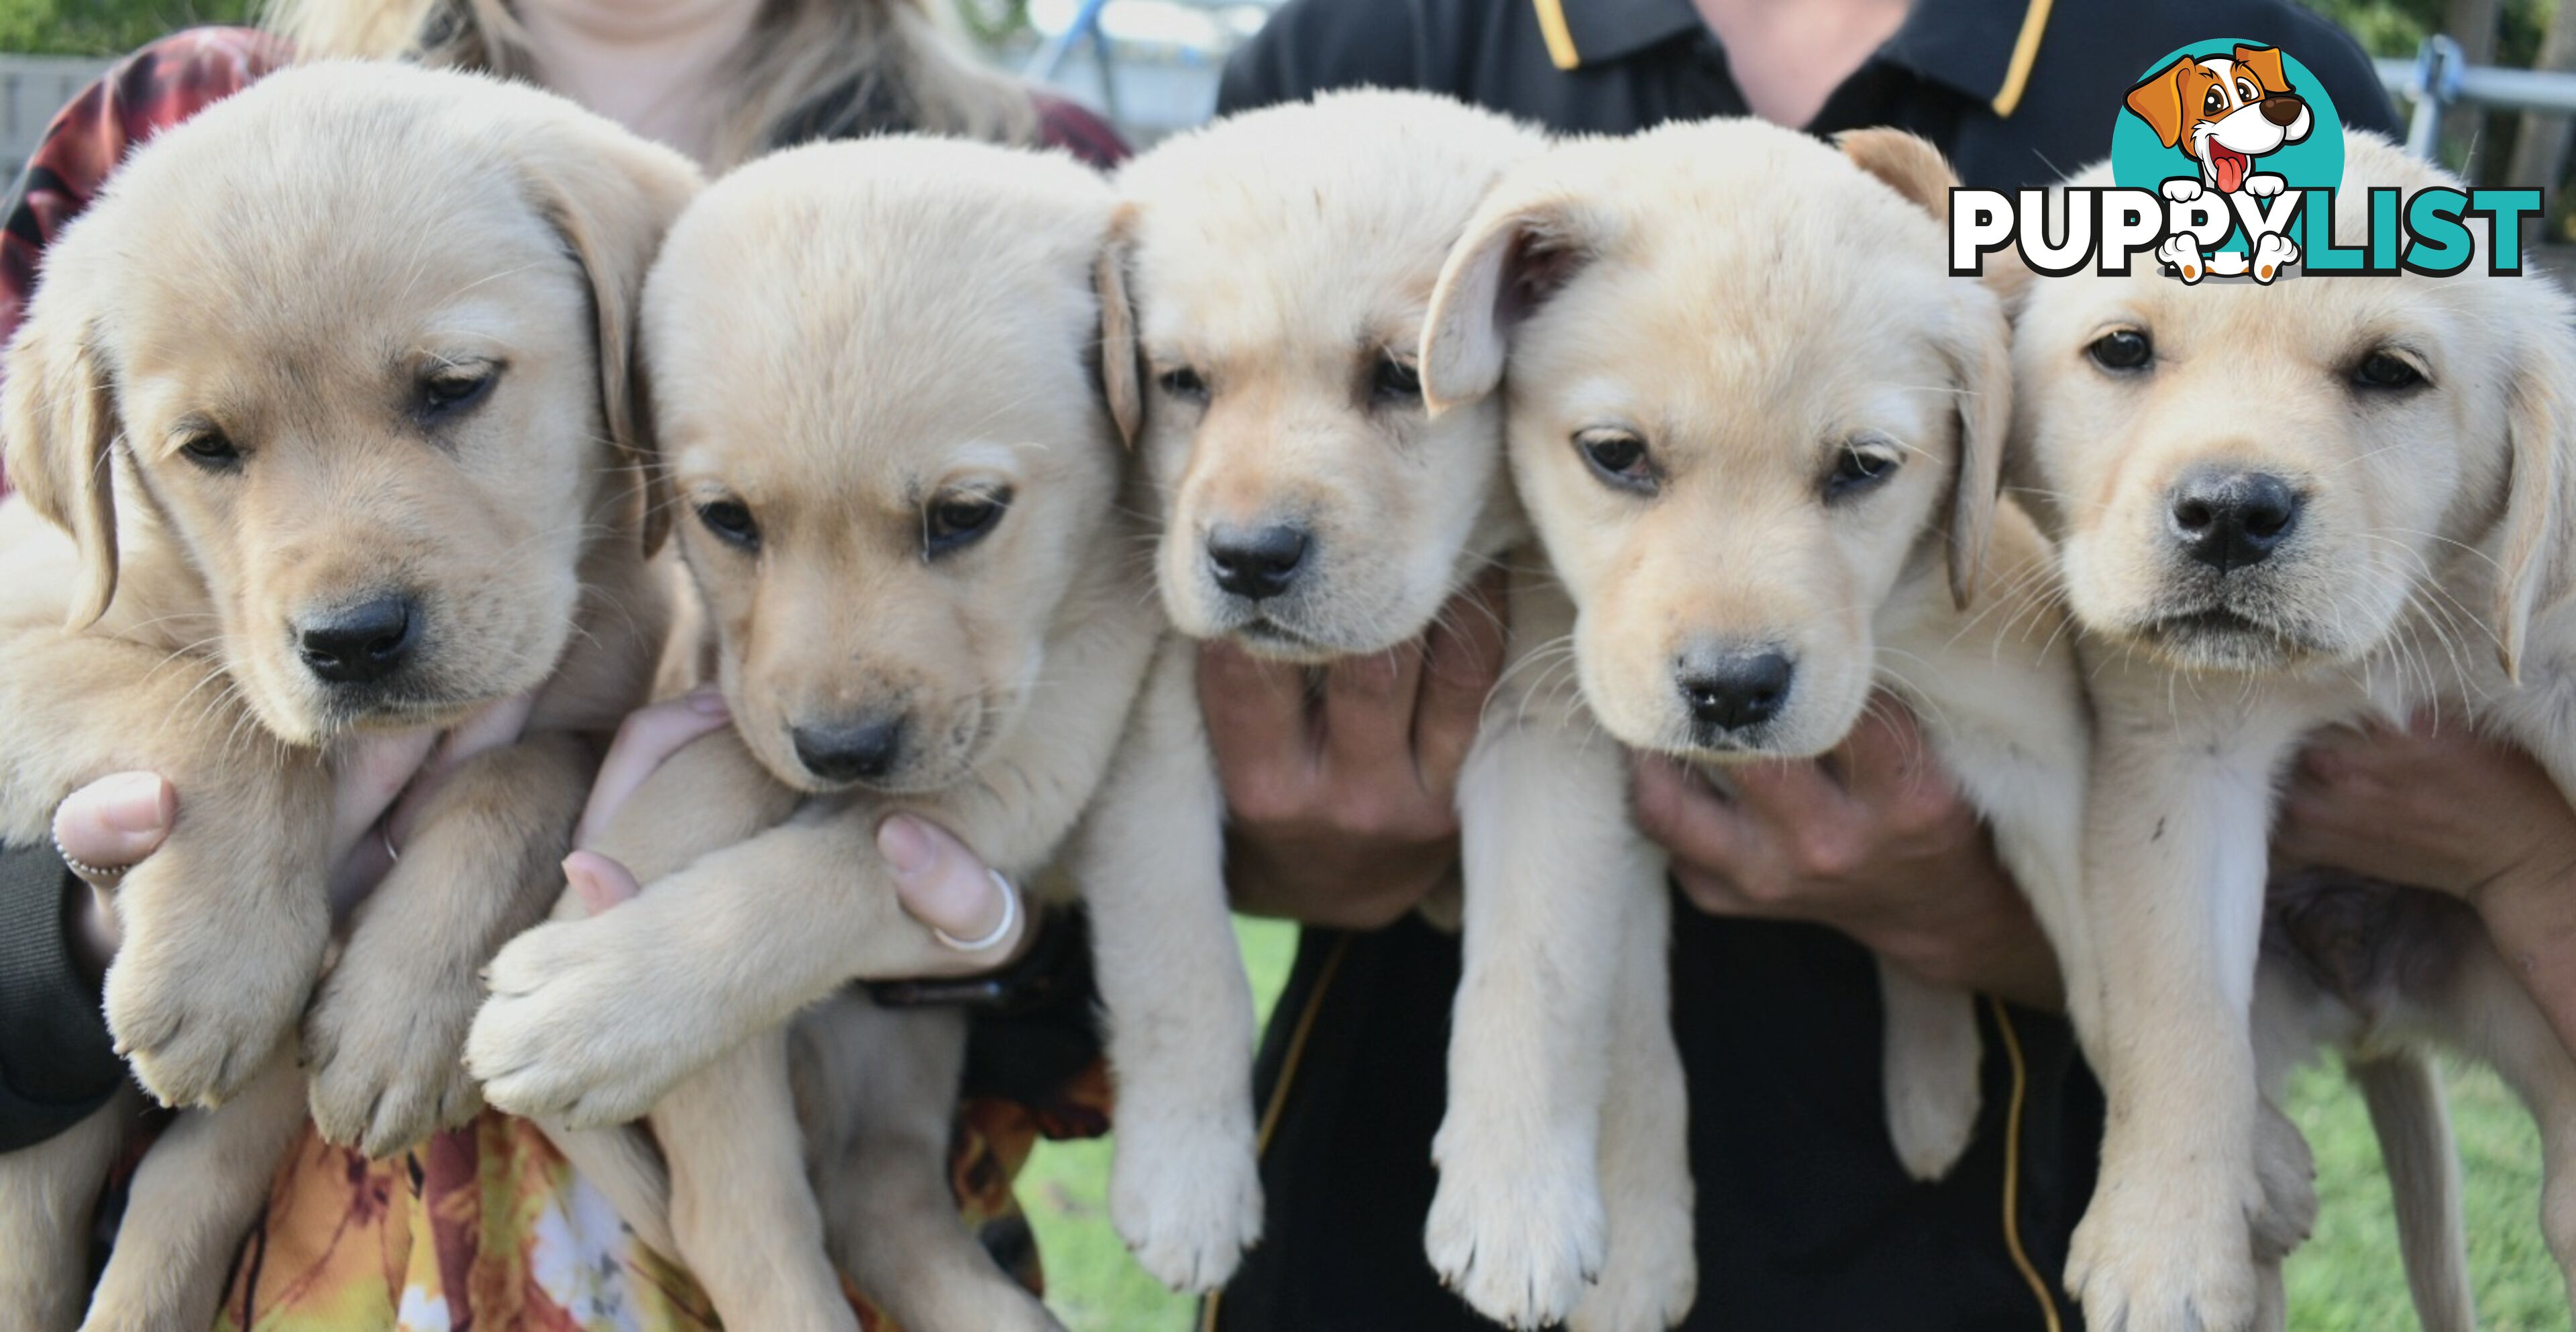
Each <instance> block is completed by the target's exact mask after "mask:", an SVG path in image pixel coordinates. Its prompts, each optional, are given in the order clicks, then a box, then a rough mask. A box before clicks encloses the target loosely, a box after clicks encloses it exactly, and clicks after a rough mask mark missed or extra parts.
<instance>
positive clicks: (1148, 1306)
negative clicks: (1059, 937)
mask: <svg viewBox="0 0 2576 1332" xmlns="http://www.w3.org/2000/svg"><path fill="white" fill-rule="evenodd" d="M1234 935H1235V938H1236V939H1237V940H1238V941H1239V942H1241V943H1242V945H1243V962H1244V968H1245V970H1247V971H1249V972H1250V973H1251V975H1252V1003H1253V1011H1254V1013H1255V1014H1256V1015H1257V1016H1258V1017H1259V1019H1260V1020H1261V1021H1262V1022H1264V1023H1267V1022H1268V1021H1269V1020H1270V1005H1271V1002H1272V1001H1273V1000H1275V999H1277V998H1278V997H1279V988H1280V987H1281V986H1283V985H1285V984H1287V983H1288V964H1289V963H1290V962H1291V961H1292V960H1294V958H1295V957H1296V954H1297V927H1296V926H1294V925H1290V924H1288V923H1287V922H1285V921H1276V920H1253V919H1250V918H1248V917H1241V916H1238V917H1236V918H1235V924H1234ZM1109 1144H1110V1139H1108V1138H1098V1139H1094V1140H1092V1141H1089V1142H1042V1143H1039V1144H1038V1147H1037V1151H1036V1152H1034V1153H1032V1154H1031V1155H1030V1157H1029V1163H1028V1166H1027V1168H1026V1169H1024V1170H1022V1171H1021V1172H1020V1180H1019V1192H1020V1206H1021V1207H1022V1208H1023V1209H1025V1210H1026V1211H1027V1212H1028V1214H1029V1224H1030V1226H1031V1227H1032V1228H1033V1229H1034V1230H1036V1232H1037V1237H1038V1252H1039V1253H1041V1254H1044V1255H1045V1257H1046V1275H1047V1307H1048V1308H1050V1309H1053V1310H1055V1314H1056V1317H1058V1318H1061V1319H1063V1320H1064V1325H1065V1326H1066V1327H1068V1328H1071V1329H1073V1332H1183V1329H1186V1328H1188V1327H1189V1326H1190V1319H1191V1316H1192V1314H1193V1312H1194V1311H1195V1307H1196V1304H1197V1301H1195V1300H1190V1299H1185V1298H1183V1297H1181V1296H1178V1295H1174V1294H1172V1293H1171V1292H1170V1291H1167V1290H1165V1289H1163V1287H1162V1285H1161V1284H1160V1283H1159V1282H1157V1281H1155V1280H1154V1278H1152V1277H1149V1276H1147V1275H1145V1269H1143V1268H1141V1267H1138V1266H1137V1265H1136V1260H1135V1259H1133V1258H1130V1257H1128V1256H1127V1246H1126V1245H1124V1244H1122V1243H1120V1242H1119V1239H1118V1232H1117V1231H1116V1230H1114V1229H1112V1228H1111V1227H1110V1225H1109Z"/></svg>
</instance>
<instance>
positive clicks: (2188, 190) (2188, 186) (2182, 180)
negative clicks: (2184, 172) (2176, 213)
mask: <svg viewBox="0 0 2576 1332" xmlns="http://www.w3.org/2000/svg"><path fill="white" fill-rule="evenodd" d="M2157 191H2158V192H2159V193H2161V194H2163V195H2164V196H2165V197H2166V198H2168V199H2171V200H2173V201H2174V202H2175V203H2190V202H2191V201H2192V200H2194V199H2197V198H2199V197H2200V182H2199V181H2198V180H2196V179H2194V178H2192V177H2190V176H2174V177H2172V178H2170V179H2168V180H2166V181H2165V183H2164V184H2162V185H2160V186H2158V187H2157Z"/></svg>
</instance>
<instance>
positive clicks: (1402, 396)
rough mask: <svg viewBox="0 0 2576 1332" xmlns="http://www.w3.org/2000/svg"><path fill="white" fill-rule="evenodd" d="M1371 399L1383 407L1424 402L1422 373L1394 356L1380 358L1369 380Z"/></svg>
mask: <svg viewBox="0 0 2576 1332" xmlns="http://www.w3.org/2000/svg"><path fill="white" fill-rule="evenodd" d="M1369 397H1370V398H1371V399H1372V400H1374V401H1375V402H1377V403H1379V404H1381V405H1383V406H1393V407H1402V406H1412V405H1415V404H1418V403H1420V402H1421V401H1422V372H1421V371H1419V370H1416V369H1414V368H1413V367H1412V366H1409V365H1406V364H1405V363H1404V362H1402V361H1399V360H1397V359H1395V358H1394V357H1392V356H1383V357H1380V358H1378V363H1377V373H1376V374H1375V375H1374V376H1372V377H1371V378H1370V380H1369Z"/></svg>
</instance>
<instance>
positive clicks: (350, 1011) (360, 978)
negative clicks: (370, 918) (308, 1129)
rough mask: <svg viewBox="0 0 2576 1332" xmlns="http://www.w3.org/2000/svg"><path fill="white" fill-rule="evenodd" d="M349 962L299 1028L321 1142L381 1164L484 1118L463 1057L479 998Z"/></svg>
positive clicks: (396, 969)
mask: <svg viewBox="0 0 2576 1332" xmlns="http://www.w3.org/2000/svg"><path fill="white" fill-rule="evenodd" d="M350 961H351V959H348V958H344V959H343V961H342V965H341V966H340V967H339V968H337V969H335V970H334V971H333V972H332V973H331V975H330V976H329V977H328V978H326V979H325V980H324V981H323V983H322V992H321V994H320V995H319V996H318V997H316V998H315V1000H314V1003H313V1011H312V1012H311V1013H309V1014H307V1015H306V1017H305V1019H304V1062H305V1064H306V1066H307V1067H309V1068H310V1069H311V1070H312V1089H311V1097H310V1099H311V1104H312V1110H313V1125H314V1127H315V1128H316V1129H318V1130H319V1131H320V1132H321V1134H322V1138H323V1140H324V1141H326V1142H331V1143H335V1144H338V1145H341V1146H355V1147H357V1148H358V1149H360V1150H361V1151H364V1152H365V1153H366V1154H367V1155H368V1156H369V1157H371V1158H377V1159H381V1158H384V1157H388V1156H392V1155H394V1154H395V1153H397V1152H400V1151H402V1150H403V1149H405V1148H407V1147H410V1146H413V1145H414V1144H416V1143H418V1142H420V1141H421V1140H422V1139H424V1138H427V1137H428V1136H429V1135H430V1134H432V1133H435V1132H437V1131H438V1130H440V1129H442V1128H449V1127H452V1126H454V1125H457V1124H461V1123H463V1122H465V1121H466V1120H468V1119H470V1118H472V1117H473V1116H474V1113H475V1112H476V1111H478V1110H480V1109H482V1107H483V1099H482V1097H481V1096H480V1095H479V1094H477V1093H476V1091H475V1089H474V1079H473V1078H472V1077H470V1076H468V1075H467V1073H466V1072H465V1062H464V1057H463V1056H464V1046H465V1033H466V1030H467V1028H468V1027H469V1026H470V1025H471V1023H472V1022H473V1019H474V999H475V997H476V996H475V993H474V991H472V990H471V989H465V990H463V991H462V992H461V993H460V992H457V991H458V987H457V986H456V985H455V984H454V983H453V982H452V981H451V982H446V983H438V982H431V981H427V980H422V979H418V978H414V977H411V976H409V975H408V974H407V973H406V972H405V970H404V969H403V968H399V967H394V968H382V969H379V968H371V967H365V966H363V965H362V966H359V967H352V966H351V965H349V963H350ZM361 961H362V962H363V959H361Z"/></svg>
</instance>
